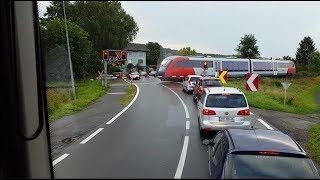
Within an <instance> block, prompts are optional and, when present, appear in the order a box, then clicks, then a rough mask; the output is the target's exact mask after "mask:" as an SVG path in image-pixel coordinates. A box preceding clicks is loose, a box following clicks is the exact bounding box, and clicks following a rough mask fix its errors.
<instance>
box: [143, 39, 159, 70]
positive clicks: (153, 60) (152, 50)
mask: <svg viewBox="0 0 320 180" xmlns="http://www.w3.org/2000/svg"><path fill="white" fill-rule="evenodd" d="M146 46H147V48H148V49H149V51H148V52H147V57H146V61H147V62H146V63H147V65H157V62H158V60H159V58H160V50H161V45H160V44H158V43H157V42H148V43H147V44H146Z"/></svg>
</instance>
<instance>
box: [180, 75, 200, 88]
mask: <svg viewBox="0 0 320 180" xmlns="http://www.w3.org/2000/svg"><path fill="white" fill-rule="evenodd" d="M201 77H202V76H198V75H188V76H186V77H185V78H184V80H183V82H182V91H184V92H191V91H193V88H194V87H195V85H196V81H197V80H198V79H200V78H201Z"/></svg>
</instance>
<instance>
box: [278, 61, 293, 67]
mask: <svg viewBox="0 0 320 180" xmlns="http://www.w3.org/2000/svg"><path fill="white" fill-rule="evenodd" d="M288 67H294V66H293V63H292V62H281V63H278V68H288Z"/></svg>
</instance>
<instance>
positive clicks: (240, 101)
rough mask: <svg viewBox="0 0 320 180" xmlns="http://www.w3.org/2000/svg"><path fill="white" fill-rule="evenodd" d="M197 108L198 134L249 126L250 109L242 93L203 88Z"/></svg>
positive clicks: (226, 88)
mask: <svg viewBox="0 0 320 180" xmlns="http://www.w3.org/2000/svg"><path fill="white" fill-rule="evenodd" d="M204 91H205V92H204V93H203V94H202V95H201V97H200V99H199V101H198V103H197V106H198V121H199V127H200V133H201V134H203V133H204V132H210V131H217V130H223V129H226V128H247V127H249V126H250V120H249V118H247V116H250V114H251V113H250V109H249V105H248V102H247V98H246V97H245V95H244V93H243V92H242V91H241V90H239V89H237V88H232V87H210V88H205V89H204Z"/></svg>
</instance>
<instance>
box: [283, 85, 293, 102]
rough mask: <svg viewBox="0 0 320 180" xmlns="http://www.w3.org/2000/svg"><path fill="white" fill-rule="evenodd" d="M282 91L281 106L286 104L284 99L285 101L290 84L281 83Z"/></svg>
mask: <svg viewBox="0 0 320 180" xmlns="http://www.w3.org/2000/svg"><path fill="white" fill-rule="evenodd" d="M281 84H282V86H283V89H284V99H283V105H285V104H286V99H287V89H288V88H289V86H290V85H291V83H289V82H282V83H281Z"/></svg>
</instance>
